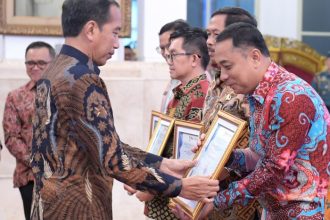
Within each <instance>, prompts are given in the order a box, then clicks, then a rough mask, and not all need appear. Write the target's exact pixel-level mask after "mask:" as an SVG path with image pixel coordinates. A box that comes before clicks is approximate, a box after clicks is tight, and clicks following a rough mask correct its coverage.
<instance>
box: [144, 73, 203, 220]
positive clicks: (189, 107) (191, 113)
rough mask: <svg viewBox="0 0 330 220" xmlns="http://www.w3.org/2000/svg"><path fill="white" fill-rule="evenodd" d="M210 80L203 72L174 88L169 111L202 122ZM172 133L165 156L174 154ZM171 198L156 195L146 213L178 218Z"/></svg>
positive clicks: (148, 204) (178, 117)
mask: <svg viewBox="0 0 330 220" xmlns="http://www.w3.org/2000/svg"><path fill="white" fill-rule="evenodd" d="M208 85H209V82H208V80H207V79H206V75H205V74H202V75H200V76H198V77H196V78H194V79H192V80H190V81H189V82H188V83H187V84H186V85H185V86H180V85H179V86H178V87H176V88H175V89H174V90H173V93H174V99H173V100H172V101H171V102H170V104H169V107H168V113H169V114H172V115H171V116H172V117H173V114H174V118H176V119H181V120H188V121H195V122H200V115H201V112H202V107H203V104H204V99H205V96H206V91H207V89H208ZM173 136H174V134H173V133H172V134H171V135H170V136H169V139H168V141H167V143H166V146H165V148H164V151H163V154H162V156H163V157H166V158H170V157H172V155H173ZM168 203H169V198H168V197H164V196H156V197H155V198H154V199H152V200H151V201H148V202H146V206H145V215H146V216H147V217H149V218H152V219H156V220H163V219H169V220H170V219H171V220H172V219H173V220H176V219H177V218H176V217H175V215H174V214H173V213H172V212H171V210H170V208H169V207H168Z"/></svg>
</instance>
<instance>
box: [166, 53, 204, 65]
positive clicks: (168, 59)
mask: <svg viewBox="0 0 330 220" xmlns="http://www.w3.org/2000/svg"><path fill="white" fill-rule="evenodd" d="M190 55H194V53H170V54H165V59H166V60H167V62H171V63H172V62H173V60H174V58H175V57H176V56H190ZM196 55H197V57H199V58H201V56H200V55H199V54H196Z"/></svg>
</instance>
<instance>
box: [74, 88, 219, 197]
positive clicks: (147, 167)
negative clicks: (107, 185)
mask: <svg viewBox="0 0 330 220" xmlns="http://www.w3.org/2000/svg"><path fill="white" fill-rule="evenodd" d="M85 85H86V88H85V89H84V90H83V91H86V92H85V97H84V98H83V100H84V103H83V106H85V107H84V108H83V109H84V113H83V114H84V115H85V116H84V117H83V118H81V119H80V122H81V123H82V126H84V127H85V128H86V130H88V133H89V134H93V135H95V143H94V144H95V145H91V146H88V147H89V148H90V149H89V152H91V154H93V155H91V158H93V160H96V161H95V162H96V163H100V164H102V167H103V168H104V171H105V172H106V173H108V174H109V175H110V176H112V177H114V178H116V179H117V180H119V181H121V182H124V183H126V184H128V185H130V186H132V187H133V188H135V189H138V190H141V191H145V190H148V191H149V192H151V193H153V194H160V195H164V196H169V197H173V196H177V195H179V194H180V192H181V189H182V187H183V188H184V190H183V192H181V194H182V193H183V195H184V196H189V193H187V189H192V190H195V188H194V187H195V186H196V187H197V186H198V185H199V186H201V185H203V184H204V186H207V184H210V185H211V187H209V188H208V189H207V191H209V192H212V193H213V192H214V191H215V188H214V187H212V186H213V184H216V183H215V182H214V181H210V180H206V179H205V180H204V179H203V180H200V179H197V178H195V179H189V178H188V179H186V180H184V181H183V182H182V181H181V180H180V179H178V178H176V177H173V176H171V175H168V174H166V173H164V172H162V171H160V170H159V169H157V167H160V166H161V164H162V161H163V159H162V157H159V156H156V155H152V154H146V153H143V154H142V155H140V154H139V153H140V152H141V151H140V150H136V149H134V150H132V149H130V147H129V146H127V145H126V146H125V147H124V146H123V145H122V142H121V141H120V139H119V136H118V134H117V132H116V130H115V127H114V122H113V114H112V109H111V105H110V100H109V99H108V95H107V92H106V88H105V85H104V83H103V82H102V81H101V82H97V83H95V82H93V83H85ZM73 117H75V116H73ZM84 119H86V120H87V121H83V120H84ZM81 135H84V133H81ZM81 138H82V139H85V138H86V137H81ZM128 149H129V150H128ZM133 152H134V153H133ZM131 154H133V155H131ZM134 154H137V155H139V156H137V155H134ZM136 157H138V158H137V159H136ZM165 165H166V164H165ZM212 183H213V184H212ZM205 188H206V187H204V189H202V190H200V192H202V193H201V194H202V196H203V197H205V195H206V194H209V195H211V194H212V193H206V194H203V193H204V192H205ZM197 192H199V191H198V190H197ZM190 195H192V194H190ZM193 196H195V195H192V197H190V198H197V197H193ZM188 198H189V197H188ZM198 198H200V196H199V197H198Z"/></svg>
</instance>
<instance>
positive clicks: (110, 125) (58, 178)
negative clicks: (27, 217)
mask: <svg viewBox="0 0 330 220" xmlns="http://www.w3.org/2000/svg"><path fill="white" fill-rule="evenodd" d="M33 131H34V136H33V143H32V167H33V168H32V169H33V172H34V174H35V179H36V187H35V195H34V202H33V207H32V214H31V215H32V219H70V220H72V219H79V220H83V219H98V220H111V219H112V205H111V196H112V192H111V191H112V178H116V179H117V180H119V181H122V182H124V183H126V184H128V185H131V186H133V187H135V188H137V189H138V190H142V191H143V190H146V189H149V191H150V192H151V193H153V194H160V195H166V196H169V197H171V196H177V195H178V194H179V193H180V190H181V180H179V179H176V178H174V177H172V176H169V175H166V174H165V173H162V172H160V171H159V170H158V168H159V166H160V164H161V161H162V158H161V157H159V156H156V155H152V154H148V153H146V152H144V151H141V150H139V149H136V148H131V147H129V146H128V145H126V144H124V143H122V142H121V141H120V139H119V137H118V134H117V132H116V129H115V127H114V120H113V113H112V109H111V104H110V100H109V97H108V93H107V89H106V86H105V83H104V82H103V80H102V79H101V78H100V77H99V69H98V68H97V66H95V65H93V63H92V61H91V60H89V59H88V57H87V56H86V55H85V54H83V53H81V52H80V51H78V50H76V49H75V48H73V47H70V46H68V45H64V46H63V47H62V50H61V53H60V55H59V56H57V57H56V59H55V60H54V62H53V63H52V64H51V66H49V68H48V69H47V71H46V72H45V74H44V75H43V78H42V79H41V80H40V81H38V84H37V96H36V118H35V121H34V130H33Z"/></svg>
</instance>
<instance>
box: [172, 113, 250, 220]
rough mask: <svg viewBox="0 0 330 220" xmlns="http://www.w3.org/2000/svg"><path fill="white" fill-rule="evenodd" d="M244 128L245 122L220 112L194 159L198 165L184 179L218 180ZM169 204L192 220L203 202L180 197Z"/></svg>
mask: <svg viewBox="0 0 330 220" xmlns="http://www.w3.org/2000/svg"><path fill="white" fill-rule="evenodd" d="M246 126H247V123H246V121H244V120H242V119H239V118H237V117H235V116H233V115H231V114H229V113H226V112H224V111H221V110H220V111H219V112H218V114H217V116H216V117H215V119H214V120H213V122H212V124H211V126H210V128H209V130H208V132H207V133H206V137H205V141H204V143H203V144H202V147H201V148H200V150H199V151H198V152H197V153H196V155H195V157H194V159H197V160H198V163H197V164H196V166H195V167H193V168H191V169H190V170H188V171H187V173H186V175H185V176H184V177H189V176H210V178H211V179H218V178H219V175H220V174H221V172H222V171H223V169H224V167H225V164H226V162H227V161H228V159H229V156H230V154H231V152H232V151H233V149H234V148H235V144H236V142H237V141H238V140H239V138H240V137H241V135H242V134H243V133H244V130H245V128H246ZM171 202H172V203H175V204H178V205H179V206H181V208H182V209H183V211H184V212H185V213H186V214H187V215H188V216H189V217H190V218H192V219H196V218H197V217H198V216H199V214H200V211H201V210H202V208H203V206H204V203H203V202H200V201H193V200H188V199H185V198H182V197H176V198H173V199H172V201H171Z"/></svg>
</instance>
